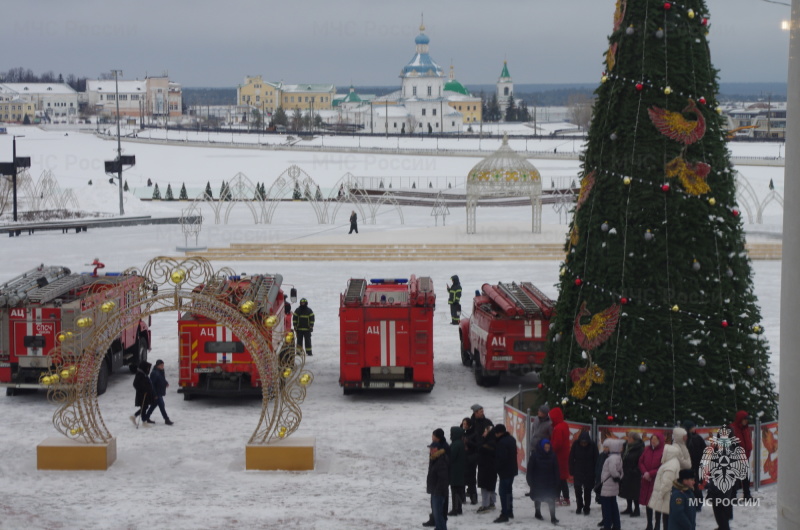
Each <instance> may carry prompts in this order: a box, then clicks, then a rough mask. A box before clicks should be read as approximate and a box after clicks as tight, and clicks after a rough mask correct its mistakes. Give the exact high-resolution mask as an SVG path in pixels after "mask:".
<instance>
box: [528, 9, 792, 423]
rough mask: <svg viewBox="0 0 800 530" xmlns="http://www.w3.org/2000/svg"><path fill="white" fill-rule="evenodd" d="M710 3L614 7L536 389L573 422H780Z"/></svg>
mask: <svg viewBox="0 0 800 530" xmlns="http://www.w3.org/2000/svg"><path fill="white" fill-rule="evenodd" d="M710 31H711V24H710V18H709V14H708V10H707V8H706V2H705V1H703V0H684V1H682V2H664V1H663V0H662V1H656V0H618V1H617V4H616V12H615V13H614V27H613V32H612V34H611V36H610V37H609V44H610V46H609V49H608V51H607V53H606V56H605V64H606V71H605V72H604V73H603V74H602V78H601V84H600V85H599V88H598V89H597V90H596V92H595V94H596V100H595V104H594V109H593V115H592V122H591V126H590V128H589V136H588V143H587V147H586V150H585V152H584V153H583V156H582V170H581V183H580V193H579V196H578V200H577V203H576V206H575V209H574V211H573V214H574V215H573V219H572V223H571V226H570V232H569V236H568V240H567V243H566V250H567V256H566V259H565V261H564V263H563V266H562V269H561V280H560V284H559V297H558V302H557V307H556V317H555V318H554V320H553V321H552V322H551V327H550V334H549V337H548V338H549V341H548V356H547V362H546V366H545V368H544V369H543V372H542V384H541V385H540V387H541V389H542V391H543V393H544V394H545V397H546V399H547V400H548V401H549V402H550V404H551V406H553V405H554V404H557V405H561V406H563V407H565V413H566V416H567V417H568V418H570V419H572V420H575V421H589V420H590V419H591V418H596V419H597V420H598V421H600V422H602V423H606V422H608V423H616V424H625V425H648V424H649V425H674V424H675V423H677V422H680V421H683V420H686V419H691V420H693V421H695V422H696V423H698V424H700V425H719V424H721V423H723V422H728V421H730V420H731V419H732V418H733V415H734V414H735V412H736V411H737V410H740V409H744V410H747V411H748V412H750V414H753V415H762V416H763V417H764V418H775V417H776V413H777V407H776V396H775V391H774V385H773V383H772V381H771V380H770V375H769V368H768V365H769V356H768V345H767V343H766V340H765V337H764V335H763V331H764V330H763V327H762V325H761V315H760V310H759V307H758V304H757V300H756V297H755V295H754V294H753V282H752V270H751V266H750V260H749V258H748V255H747V252H746V250H745V238H744V234H743V227H742V219H741V216H740V213H739V210H738V208H737V205H736V199H735V185H734V170H733V168H732V165H731V162H730V159H729V153H728V150H727V147H726V145H725V132H724V131H723V118H722V117H721V115H720V108H719V106H718V105H719V103H718V101H717V92H718V82H717V71H716V70H715V69H714V67H713V65H712V62H711V57H710V53H709V47H708V41H707V37H708V35H709V32H710Z"/></svg>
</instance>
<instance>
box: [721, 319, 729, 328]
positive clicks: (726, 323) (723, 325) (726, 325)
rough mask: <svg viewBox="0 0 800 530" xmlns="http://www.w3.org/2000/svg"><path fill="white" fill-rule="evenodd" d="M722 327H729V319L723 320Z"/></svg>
mask: <svg viewBox="0 0 800 530" xmlns="http://www.w3.org/2000/svg"><path fill="white" fill-rule="evenodd" d="M722 327H723V328H727V327H728V321H727V320H723V321H722Z"/></svg>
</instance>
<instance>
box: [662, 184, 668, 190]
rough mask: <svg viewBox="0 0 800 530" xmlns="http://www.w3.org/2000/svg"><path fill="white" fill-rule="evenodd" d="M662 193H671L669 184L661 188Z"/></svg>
mask: <svg viewBox="0 0 800 530" xmlns="http://www.w3.org/2000/svg"><path fill="white" fill-rule="evenodd" d="M661 191H669V184H664V185H662V186H661Z"/></svg>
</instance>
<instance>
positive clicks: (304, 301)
mask: <svg viewBox="0 0 800 530" xmlns="http://www.w3.org/2000/svg"><path fill="white" fill-rule="evenodd" d="M303 304H306V305H308V300H306V299H305V298H301V299H300V305H303Z"/></svg>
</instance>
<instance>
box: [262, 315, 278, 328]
mask: <svg viewBox="0 0 800 530" xmlns="http://www.w3.org/2000/svg"><path fill="white" fill-rule="evenodd" d="M277 323H278V319H277V318H276V317H274V316H270V317H267V318H265V319H264V325H265V326H267V327H268V328H269V329H272V328H274V327H275V324H277Z"/></svg>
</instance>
